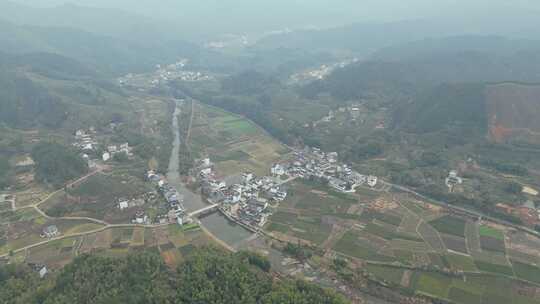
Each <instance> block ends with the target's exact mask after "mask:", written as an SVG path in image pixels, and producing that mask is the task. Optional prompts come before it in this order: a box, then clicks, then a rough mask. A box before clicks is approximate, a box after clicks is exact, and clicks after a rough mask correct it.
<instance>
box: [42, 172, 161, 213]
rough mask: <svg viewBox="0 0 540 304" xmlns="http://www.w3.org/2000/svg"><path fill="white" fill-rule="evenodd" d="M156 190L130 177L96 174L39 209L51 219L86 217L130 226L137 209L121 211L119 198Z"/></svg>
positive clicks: (125, 175)
mask: <svg viewBox="0 0 540 304" xmlns="http://www.w3.org/2000/svg"><path fill="white" fill-rule="evenodd" d="M152 190H153V189H152V188H151V187H149V185H148V184H147V183H144V182H143V181H142V180H141V179H140V178H137V177H134V176H132V175H129V174H116V173H113V174H110V175H104V174H96V175H94V176H92V177H90V178H88V179H87V180H86V181H84V182H83V183H81V184H79V185H77V186H75V187H73V188H71V189H67V190H66V191H62V192H60V193H58V194H57V195H55V196H53V197H51V199H49V200H47V201H46V202H44V203H43V204H42V205H41V206H40V207H41V208H42V209H43V210H44V211H45V212H46V213H47V214H48V215H50V216H54V217H63V216H83V217H91V218H96V219H100V220H105V221H107V222H110V223H129V221H130V220H131V219H132V218H133V215H134V212H135V211H136V210H135V209H132V210H130V209H128V210H125V211H120V210H119V209H118V206H117V203H118V200H119V199H120V198H124V199H131V198H134V197H137V196H140V195H143V194H144V193H146V192H150V191H152Z"/></svg>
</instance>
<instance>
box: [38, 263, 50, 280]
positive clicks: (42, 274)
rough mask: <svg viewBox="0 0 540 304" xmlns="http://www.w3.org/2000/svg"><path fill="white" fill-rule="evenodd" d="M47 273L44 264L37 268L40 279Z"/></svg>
mask: <svg viewBox="0 0 540 304" xmlns="http://www.w3.org/2000/svg"><path fill="white" fill-rule="evenodd" d="M47 273H49V271H48V270H47V267H46V266H43V267H42V268H41V269H40V270H39V278H40V279H43V278H44V277H45V275H47Z"/></svg>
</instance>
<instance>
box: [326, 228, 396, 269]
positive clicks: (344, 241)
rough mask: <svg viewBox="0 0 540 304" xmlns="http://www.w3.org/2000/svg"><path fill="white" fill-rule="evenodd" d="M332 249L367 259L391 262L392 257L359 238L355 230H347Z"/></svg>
mask: <svg viewBox="0 0 540 304" xmlns="http://www.w3.org/2000/svg"><path fill="white" fill-rule="evenodd" d="M334 250H335V251H337V252H340V253H343V254H345V255H348V256H352V257H355V258H359V259H364V260H369V261H380V262H391V261H393V260H394V258H393V257H389V256H385V255H381V254H379V253H378V252H377V249H376V248H375V247H374V246H373V245H371V244H370V242H369V241H367V240H362V239H359V233H358V232H357V231H348V232H347V233H345V235H344V236H343V237H342V238H341V239H340V240H339V241H338V242H337V243H336V245H335V246H334Z"/></svg>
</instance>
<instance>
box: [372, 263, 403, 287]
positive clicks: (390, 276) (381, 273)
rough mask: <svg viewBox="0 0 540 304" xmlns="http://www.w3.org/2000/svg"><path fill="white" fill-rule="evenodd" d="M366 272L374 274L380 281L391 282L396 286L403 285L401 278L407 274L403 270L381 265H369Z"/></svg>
mask: <svg viewBox="0 0 540 304" xmlns="http://www.w3.org/2000/svg"><path fill="white" fill-rule="evenodd" d="M366 270H367V271H369V272H370V273H372V274H374V275H375V276H376V277H377V278H378V279H380V280H384V281H387V282H391V283H394V284H397V285H399V284H401V278H402V277H403V273H404V272H405V271H404V270H403V269H402V268H397V267H386V266H380V265H372V264H369V265H367V266H366Z"/></svg>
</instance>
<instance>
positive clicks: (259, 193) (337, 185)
mask: <svg viewBox="0 0 540 304" xmlns="http://www.w3.org/2000/svg"><path fill="white" fill-rule="evenodd" d="M195 171H196V172H198V174H197V179H198V181H199V184H200V187H201V189H202V193H203V195H204V196H205V197H206V198H207V200H208V201H209V202H210V203H211V204H219V206H220V211H221V212H223V213H224V214H225V215H226V216H227V217H228V218H229V219H231V220H233V221H235V222H237V223H239V224H241V225H243V226H245V227H246V228H248V229H249V230H251V231H255V232H258V231H260V229H261V228H262V227H263V226H264V225H265V224H266V222H267V220H268V218H269V217H270V216H271V215H272V211H271V210H272V209H273V208H269V207H270V206H272V207H277V206H278V205H279V203H280V202H282V201H283V200H285V199H286V198H287V190H286V185H285V184H287V183H288V182H291V181H293V180H295V179H297V178H300V179H306V180H310V179H319V181H321V182H322V183H325V184H327V185H328V187H330V188H332V189H333V190H334V191H336V192H341V193H354V192H355V191H356V189H357V187H360V186H363V185H367V186H368V187H369V188H370V189H374V190H377V189H378V188H377V186H378V185H380V184H378V178H377V177H376V176H373V175H363V174H360V173H358V172H356V171H354V170H353V169H352V168H351V167H350V166H348V165H346V164H342V163H340V162H339V161H338V154H337V153H336V152H330V153H325V152H323V151H321V150H320V149H318V148H311V147H306V148H304V149H302V150H296V151H295V152H294V153H293V157H292V158H291V159H289V160H287V161H283V162H280V163H276V164H274V165H273V166H272V167H271V169H270V175H269V176H263V177H258V176H256V175H255V174H253V173H251V172H244V173H243V174H242V175H241V179H240V181H239V182H238V183H234V184H232V185H227V183H226V182H225V181H222V180H218V179H216V174H215V172H214V170H213V164H212V162H211V160H210V159H208V158H205V159H202V160H201V161H199V162H198V164H197V167H196V170H195ZM379 188H380V187H379ZM381 189H382V188H381ZM381 189H378V190H379V191H380V190H381Z"/></svg>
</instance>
